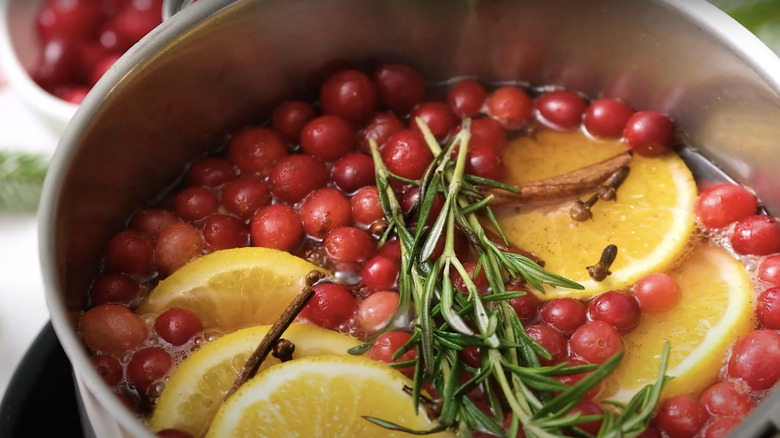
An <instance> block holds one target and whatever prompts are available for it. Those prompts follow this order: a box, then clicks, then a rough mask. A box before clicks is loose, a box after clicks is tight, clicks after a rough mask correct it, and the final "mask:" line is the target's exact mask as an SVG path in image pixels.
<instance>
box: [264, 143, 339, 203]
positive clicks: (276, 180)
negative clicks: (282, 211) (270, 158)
mask: <svg viewBox="0 0 780 438" xmlns="http://www.w3.org/2000/svg"><path fill="white" fill-rule="evenodd" d="M329 179H330V174H329V173H328V168H327V167H326V166H325V163H323V162H322V161H320V160H318V159H316V158H314V157H312V156H311V155H305V154H293V155H289V156H287V157H284V158H282V159H281V160H279V162H277V163H276V164H275V165H274V167H272V168H271V171H270V172H269V176H268V181H269V183H270V186H271V194H272V195H273V196H274V197H275V198H276V199H277V200H279V201H283V202H287V203H289V204H294V203H296V202H298V201H300V200H301V199H303V198H304V197H305V196H306V195H308V194H309V193H311V192H312V191H313V190H316V189H318V188H320V187H325V185H326V184H327V183H328V180H329Z"/></svg>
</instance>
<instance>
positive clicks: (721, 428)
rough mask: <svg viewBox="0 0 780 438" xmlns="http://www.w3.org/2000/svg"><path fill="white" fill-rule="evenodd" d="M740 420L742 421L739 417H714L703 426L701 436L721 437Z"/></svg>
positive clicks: (709, 437)
mask: <svg viewBox="0 0 780 438" xmlns="http://www.w3.org/2000/svg"><path fill="white" fill-rule="evenodd" d="M740 422H742V419H741V418H734V417H721V418H716V419H715V420H714V421H712V422H711V423H709V424H708V425H707V427H705V429H704V436H703V438H723V437H725V436H727V435H728V434H729V433H730V432H731V430H732V429H734V428H735V427H737V425H738V424H739V423H740Z"/></svg>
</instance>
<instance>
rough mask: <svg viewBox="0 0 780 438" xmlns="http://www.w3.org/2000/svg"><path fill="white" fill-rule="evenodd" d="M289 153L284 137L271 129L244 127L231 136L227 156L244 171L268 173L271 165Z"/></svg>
mask: <svg viewBox="0 0 780 438" xmlns="http://www.w3.org/2000/svg"><path fill="white" fill-rule="evenodd" d="M288 154H289V151H288V150H287V146H285V145H284V142H282V139H281V138H279V136H278V135H277V134H276V132H274V131H273V130H271V129H268V128H264V127H249V128H244V129H243V130H241V131H239V132H238V133H236V134H235V135H233V136H232V137H231V138H230V141H228V144H227V157H228V159H229V160H230V161H231V162H232V163H233V164H235V166H236V167H238V168H239V169H240V170H241V171H242V172H247V173H257V174H259V175H266V174H267V173H268V171H269V170H270V169H271V167H272V166H273V165H274V164H276V163H277V162H278V161H279V160H280V159H282V158H283V157H286V156H287V155H288Z"/></svg>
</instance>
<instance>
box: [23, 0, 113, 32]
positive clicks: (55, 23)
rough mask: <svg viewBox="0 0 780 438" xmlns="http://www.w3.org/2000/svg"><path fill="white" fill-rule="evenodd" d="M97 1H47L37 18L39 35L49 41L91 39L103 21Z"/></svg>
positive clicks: (36, 23) (36, 24)
mask: <svg viewBox="0 0 780 438" xmlns="http://www.w3.org/2000/svg"><path fill="white" fill-rule="evenodd" d="M103 18H104V17H103V13H102V12H101V11H100V7H99V2H98V1H97V0H46V1H44V2H43V4H42V5H41V9H40V10H39V11H38V15H37V16H36V17H35V26H36V31H37V32H38V35H39V36H40V37H41V38H42V39H44V40H49V39H52V38H55V37H64V38H68V39H70V40H79V39H88V38H91V37H92V36H93V35H94V34H95V33H96V32H97V29H98V27H99V25H100V23H101V21H102V20H103Z"/></svg>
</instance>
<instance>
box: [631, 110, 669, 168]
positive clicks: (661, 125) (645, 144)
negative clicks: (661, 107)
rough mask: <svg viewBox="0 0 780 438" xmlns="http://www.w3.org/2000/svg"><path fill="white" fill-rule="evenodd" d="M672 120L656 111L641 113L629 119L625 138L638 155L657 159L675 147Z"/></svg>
mask: <svg viewBox="0 0 780 438" xmlns="http://www.w3.org/2000/svg"><path fill="white" fill-rule="evenodd" d="M674 131H675V126H674V122H672V119H670V118H669V116H667V115H665V114H661V113H659V112H656V111H640V112H638V113H635V114H634V115H632V116H631V118H630V119H628V122H627V123H626V127H625V129H624V130H623V137H624V138H625V139H626V142H627V143H628V146H629V147H630V148H631V149H633V150H634V151H635V152H636V153H637V154H639V155H644V156H646V157H656V156H658V155H661V154H663V153H665V152H667V151H669V150H671V149H672V147H674Z"/></svg>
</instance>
